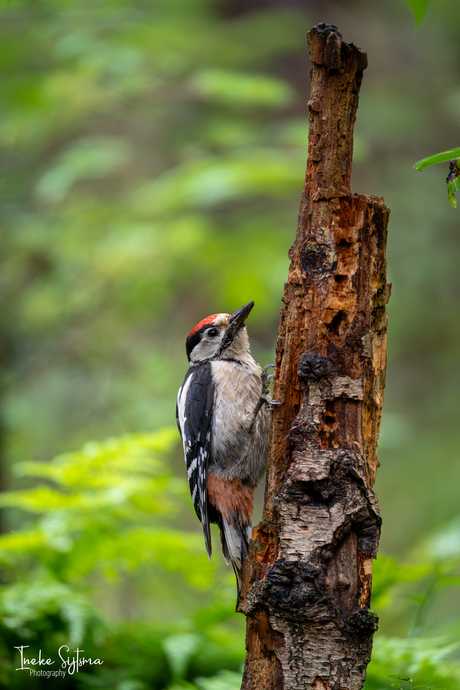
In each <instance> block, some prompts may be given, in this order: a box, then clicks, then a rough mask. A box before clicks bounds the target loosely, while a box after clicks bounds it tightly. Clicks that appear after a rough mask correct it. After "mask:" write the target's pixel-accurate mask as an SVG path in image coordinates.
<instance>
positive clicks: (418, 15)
mask: <svg viewBox="0 0 460 690" xmlns="http://www.w3.org/2000/svg"><path fill="white" fill-rule="evenodd" d="M406 2H407V4H408V5H410V6H411V7H412V11H413V13H414V17H415V23H416V24H417V26H419V25H420V23H421V21H422V19H423V17H424V16H425V13H426V10H427V6H428V0H406Z"/></svg>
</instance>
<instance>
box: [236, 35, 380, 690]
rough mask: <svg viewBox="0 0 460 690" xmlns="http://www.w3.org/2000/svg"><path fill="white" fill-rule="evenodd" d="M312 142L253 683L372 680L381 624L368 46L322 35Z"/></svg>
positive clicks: (292, 283)
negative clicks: (366, 181)
mask: <svg viewBox="0 0 460 690" xmlns="http://www.w3.org/2000/svg"><path fill="white" fill-rule="evenodd" d="M309 47H310V56H311V61H312V72H311V97H310V101H309V103H308V106H309V111H310V133H309V151H308V163H307V173H306V181H305V188H304V191H303V195H302V200H301V205H300V212H299V222H298V229H297V235H296V239H295V242H294V244H293V246H292V247H291V250H290V253H289V256H290V259H291V266H290V269H289V277H288V281H287V283H286V285H285V291H284V296H283V302H284V306H283V308H282V310H281V316H280V328H279V337H278V344H277V354H276V369H275V387H274V398H275V399H276V400H282V401H284V405H283V406H282V407H280V408H278V409H277V410H276V411H275V412H274V413H273V423H272V437H271V449H270V459H269V468H268V472H267V483H266V493H265V507H264V515H263V520H262V522H261V524H260V525H258V527H256V528H255V530H254V533H253V539H252V541H251V547H250V554H249V558H248V561H247V564H246V568H245V573H244V578H245V580H244V581H245V586H246V597H245V599H244V601H243V603H242V605H241V608H240V610H243V611H244V613H245V614H246V616H247V651H248V653H247V658H246V665H245V672H244V677H243V685H242V687H243V689H244V690H269V689H272V688H273V689H276V690H278V689H280V690H281V689H283V690H288V689H292V690H294V689H295V690H298V689H299V688H312V689H313V690H359V689H360V688H362V685H363V682H364V678H365V672H366V666H367V664H368V662H369V659H370V653H371V647H372V635H373V632H374V631H375V630H376V627H377V619H376V616H375V615H373V614H372V613H371V612H370V610H369V606H370V594H371V579H372V559H373V558H375V556H376V553H377V546H378V539H379V533H380V517H379V511H378V504H377V499H376V496H375V494H374V493H373V491H372V488H371V487H372V485H373V483H374V480H375V473H376V469H377V464H378V463H377V454H376V448H377V440H378V433H379V426H380V418H381V411H382V404H383V391H384V384H385V365H386V353H385V340H386V325H387V313H386V303H387V301H388V297H389V290H388V286H387V283H386V261H385V244H386V227H387V221H388V210H387V209H386V207H385V206H384V203H383V200H382V199H379V198H376V197H368V196H362V195H357V194H353V195H352V194H351V191H350V176H351V164H352V153H353V143H352V142H353V126H354V121H355V116H356V109H357V105H358V92H359V87H360V84H361V79H362V74H363V70H364V69H365V67H366V66H367V57H366V54H365V53H364V52H363V51H361V50H360V49H359V48H357V47H356V46H354V45H353V44H347V43H344V42H343V40H342V37H341V35H340V33H339V32H338V30H337V29H336V27H332V26H328V25H324V24H320V25H318V26H316V27H314V28H313V29H312V30H311V31H310V33H309Z"/></svg>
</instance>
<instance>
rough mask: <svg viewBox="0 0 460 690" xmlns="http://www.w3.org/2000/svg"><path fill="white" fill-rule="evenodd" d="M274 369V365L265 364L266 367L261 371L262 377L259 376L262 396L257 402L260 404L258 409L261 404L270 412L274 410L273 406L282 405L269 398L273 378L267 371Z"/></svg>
mask: <svg viewBox="0 0 460 690" xmlns="http://www.w3.org/2000/svg"><path fill="white" fill-rule="evenodd" d="M274 368H275V365H274V364H267V366H266V367H264V368H263V369H262V375H261V378H262V394H261V396H260V400H259V403H260V406H259V409H260V407H262V405H263V404H265V405H266V407H267V410H269V411H270V412H271V411H272V410H274V409H275V408H274V405H282V404H283V403H282V402H277V401H276V400H272V398H271V397H270V381H271V380H272V378H273V374H267V371H268V370H269V369H274ZM257 411H259V410H257Z"/></svg>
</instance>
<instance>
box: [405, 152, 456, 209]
mask: <svg viewBox="0 0 460 690" xmlns="http://www.w3.org/2000/svg"><path fill="white" fill-rule="evenodd" d="M459 155H460V148H456V149H451V150H450V151H443V152H442V153H437V154H435V155H434V156H429V157H428V158H423V159H422V160H420V161H417V163H414V168H415V169H416V170H420V171H422V170H424V169H425V168H427V167H428V166H430V165H436V163H445V162H446V161H450V170H449V175H448V176H447V193H448V198H449V203H450V205H451V206H452V207H453V208H455V209H456V208H457V200H456V198H455V194H454V192H457V191H458V190H459V189H460V173H459V170H458V165H457V161H458V158H455V156H459Z"/></svg>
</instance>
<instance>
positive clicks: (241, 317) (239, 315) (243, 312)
mask: <svg viewBox="0 0 460 690" xmlns="http://www.w3.org/2000/svg"><path fill="white" fill-rule="evenodd" d="M253 306H254V302H248V303H247V304H245V305H244V306H242V307H240V308H239V309H237V310H236V311H235V312H233V314H232V315H231V317H230V326H231V328H232V330H233V332H234V333H236V331H237V330H238V329H239V328H240V327H241V326H242V325H243V323H244V322H245V321H246V319H247V318H248V316H249V314H250V312H251V309H252V308H253Z"/></svg>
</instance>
